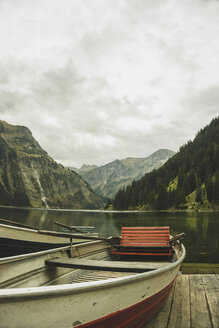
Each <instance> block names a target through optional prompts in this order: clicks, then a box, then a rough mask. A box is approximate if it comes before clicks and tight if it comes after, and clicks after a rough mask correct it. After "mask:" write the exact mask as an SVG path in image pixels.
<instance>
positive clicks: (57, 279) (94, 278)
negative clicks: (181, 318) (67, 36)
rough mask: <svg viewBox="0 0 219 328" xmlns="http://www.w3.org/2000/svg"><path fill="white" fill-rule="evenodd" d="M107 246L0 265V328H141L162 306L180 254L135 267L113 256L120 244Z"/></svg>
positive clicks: (175, 250) (176, 248)
mask: <svg viewBox="0 0 219 328" xmlns="http://www.w3.org/2000/svg"><path fill="white" fill-rule="evenodd" d="M109 240H110V242H108V241H107V240H100V241H92V242H86V243H81V244H78V245H72V247H69V246H68V247H64V248H58V249H53V250H47V251H41V252H37V253H33V254H25V255H19V256H14V257H8V258H4V259H0V272H1V274H0V318H1V324H0V326H1V327H2V328H15V327H16V328H38V327H41V328H49V327H52V328H56V327H57V328H72V327H77V328H85V327H86V328H88V327H89V328H122V327H123V328H138V327H142V326H143V325H144V324H145V322H147V321H148V320H150V319H151V318H152V317H153V316H154V315H155V314H156V313H157V312H158V311H159V309H160V308H161V307H162V305H163V304H164V302H165V300H166V298H167V296H168V294H169V292H170V290H171V287H172V286H173V284H174V281H175V278H176V276H177V274H178V271H179V268H180V265H181V263H182V261H183V259H184V257H185V248H184V246H183V245H182V244H180V245H172V246H171V256H170V257H166V256H164V257H163V258H162V260H161V258H160V256H158V257H157V255H155V256H151V255H150V256H147V255H145V254H144V255H143V256H142V255H141V256H140V258H141V259H140V261H137V257H136V256H135V255H134V257H132V258H131V260H129V256H131V255H128V257H126V256H125V255H124V254H122V255H118V254H114V255H113V254H112V253H113V252H114V251H115V249H116V247H117V246H119V244H118V245H117V244H116V245H112V242H113V243H114V241H115V240H114V241H113V240H112V239H109ZM120 242H121V241H120ZM150 243H151V242H150ZM124 247H125V245H123V249H122V252H124V249H125V248H124ZM139 247H140V248H141V249H142V247H143V246H142V245H141V246H139ZM150 247H152V248H153V247H155V246H154V245H153V246H150ZM157 247H160V246H157ZM137 248H138V245H135V250H134V252H136V249H137ZM118 249H120V248H118ZM128 250H129V252H130V245H129V248H128ZM144 252H146V253H147V246H145V247H144ZM150 252H151V248H150ZM118 256H120V258H118ZM123 256H125V258H123Z"/></svg>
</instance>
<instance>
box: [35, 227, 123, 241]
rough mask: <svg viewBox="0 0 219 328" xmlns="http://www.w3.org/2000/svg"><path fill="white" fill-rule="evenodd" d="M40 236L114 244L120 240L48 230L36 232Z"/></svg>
mask: <svg viewBox="0 0 219 328" xmlns="http://www.w3.org/2000/svg"><path fill="white" fill-rule="evenodd" d="M37 232H38V233H40V234H43V235H48V236H56V237H64V238H70V239H85V240H102V241H106V242H109V243H111V244H114V243H116V242H118V241H119V240H120V238H119V237H108V238H104V237H94V236H87V235H82V234H81V235H78V234H73V233H66V232H56V231H48V230H38V231H37Z"/></svg>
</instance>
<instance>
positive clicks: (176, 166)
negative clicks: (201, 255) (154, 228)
mask: <svg viewBox="0 0 219 328" xmlns="http://www.w3.org/2000/svg"><path fill="white" fill-rule="evenodd" d="M113 207H114V208H115V209H128V208H141V209H157V210H163V209H171V208H178V209H217V208H219V117H217V118H215V119H214V120H212V122H211V123H210V124H209V125H208V126H206V127H205V128H204V129H202V130H201V131H200V132H199V133H198V134H197V136H196V138H195V139H194V140H193V142H192V141H189V142H188V143H187V144H186V145H184V146H182V147H181V148H180V151H179V152H178V153H177V154H175V155H174V156H173V157H172V158H170V159H169V160H168V161H167V162H166V163H165V164H164V165H163V166H162V167H161V168H160V169H158V170H155V171H153V172H151V173H148V174H146V175H145V176H144V177H142V178H141V179H140V180H138V181H134V182H133V183H132V184H131V185H129V186H128V187H127V188H126V189H122V190H120V191H119V192H118V193H117V194H116V196H115V199H114V201H113Z"/></svg>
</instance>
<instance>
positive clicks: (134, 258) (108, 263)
mask: <svg viewBox="0 0 219 328" xmlns="http://www.w3.org/2000/svg"><path fill="white" fill-rule="evenodd" d="M140 239H141V238H140ZM149 240H150V244H149V245H147V246H144V245H142V243H141V245H140V246H139V244H138V245H136V244H135V243H134V244H133V245H130V242H129V243H128V245H125V243H124V242H123V244H122V245H121V242H120V244H119V245H114V244H112V243H111V242H108V241H103V240H100V241H92V242H85V243H80V244H76V245H71V246H66V247H62V248H58V249H53V250H47V251H41V252H37V253H32V254H24V255H18V256H13V257H8V258H2V259H0V270H1V273H2V274H1V275H0V288H23V287H39V286H49V285H60V284H78V283H83V282H91V281H98V280H108V279H115V278H118V277H124V276H131V275H136V274H139V273H142V272H148V271H152V270H157V269H160V268H164V267H167V266H169V265H170V264H171V263H173V262H175V261H176V260H177V259H178V258H179V257H180V256H181V254H182V252H181V249H180V246H173V245H170V244H169V245H168V246H167V245H161V244H159V245H156V246H155V245H152V240H151V239H150V238H149ZM159 243H160V239H159ZM120 246H122V248H121V247H120ZM126 246H127V247H126ZM115 249H116V251H115ZM158 249H159V252H157V250H158ZM162 249H165V251H168V254H165V255H163V254H162V255H160V251H161V250H162ZM170 249H171V251H169V250H170ZM120 250H122V251H121V253H122V254H119V251H120ZM124 250H127V253H128V254H124ZM136 250H139V252H140V253H139V254H137V255H136ZM142 250H143V252H142ZM152 250H154V251H155V252H154V254H152V253H151V252H152ZM130 253H133V254H130Z"/></svg>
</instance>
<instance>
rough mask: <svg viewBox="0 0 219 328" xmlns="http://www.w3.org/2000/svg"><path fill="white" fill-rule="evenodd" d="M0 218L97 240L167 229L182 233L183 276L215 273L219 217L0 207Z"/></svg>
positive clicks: (210, 214)
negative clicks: (90, 232) (135, 229)
mask: <svg viewBox="0 0 219 328" xmlns="http://www.w3.org/2000/svg"><path fill="white" fill-rule="evenodd" d="M0 218H2V219H7V220H12V221H16V222H19V223H23V224H27V225H30V226H33V227H36V228H39V229H45V230H56V231H62V228H61V227H58V226H57V225H56V224H55V223H54V221H58V222H61V223H64V224H67V225H73V226H77V225H78V226H83V225H86V226H88V225H90V226H94V227H95V230H94V231H95V232H98V233H99V236H100V237H109V236H119V235H120V231H121V227H123V226H139V227H140V226H170V232H171V234H172V235H174V234H177V233H181V232H185V233H186V237H185V239H184V241H183V243H184V245H185V247H186V251H187V255H186V259H185V261H184V264H183V267H182V271H183V272H184V273H205V272H206V273H209V270H210V271H212V270H213V272H217V273H218V272H219V213H218V212H217V213H215V212H208V213H207V212H194V213H192V212H191V213H185V212H184V213H182V212H174V213H173V212H111V211H110V212H107V211H89V210H68V209H49V210H48V209H27V208H14V207H0Z"/></svg>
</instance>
